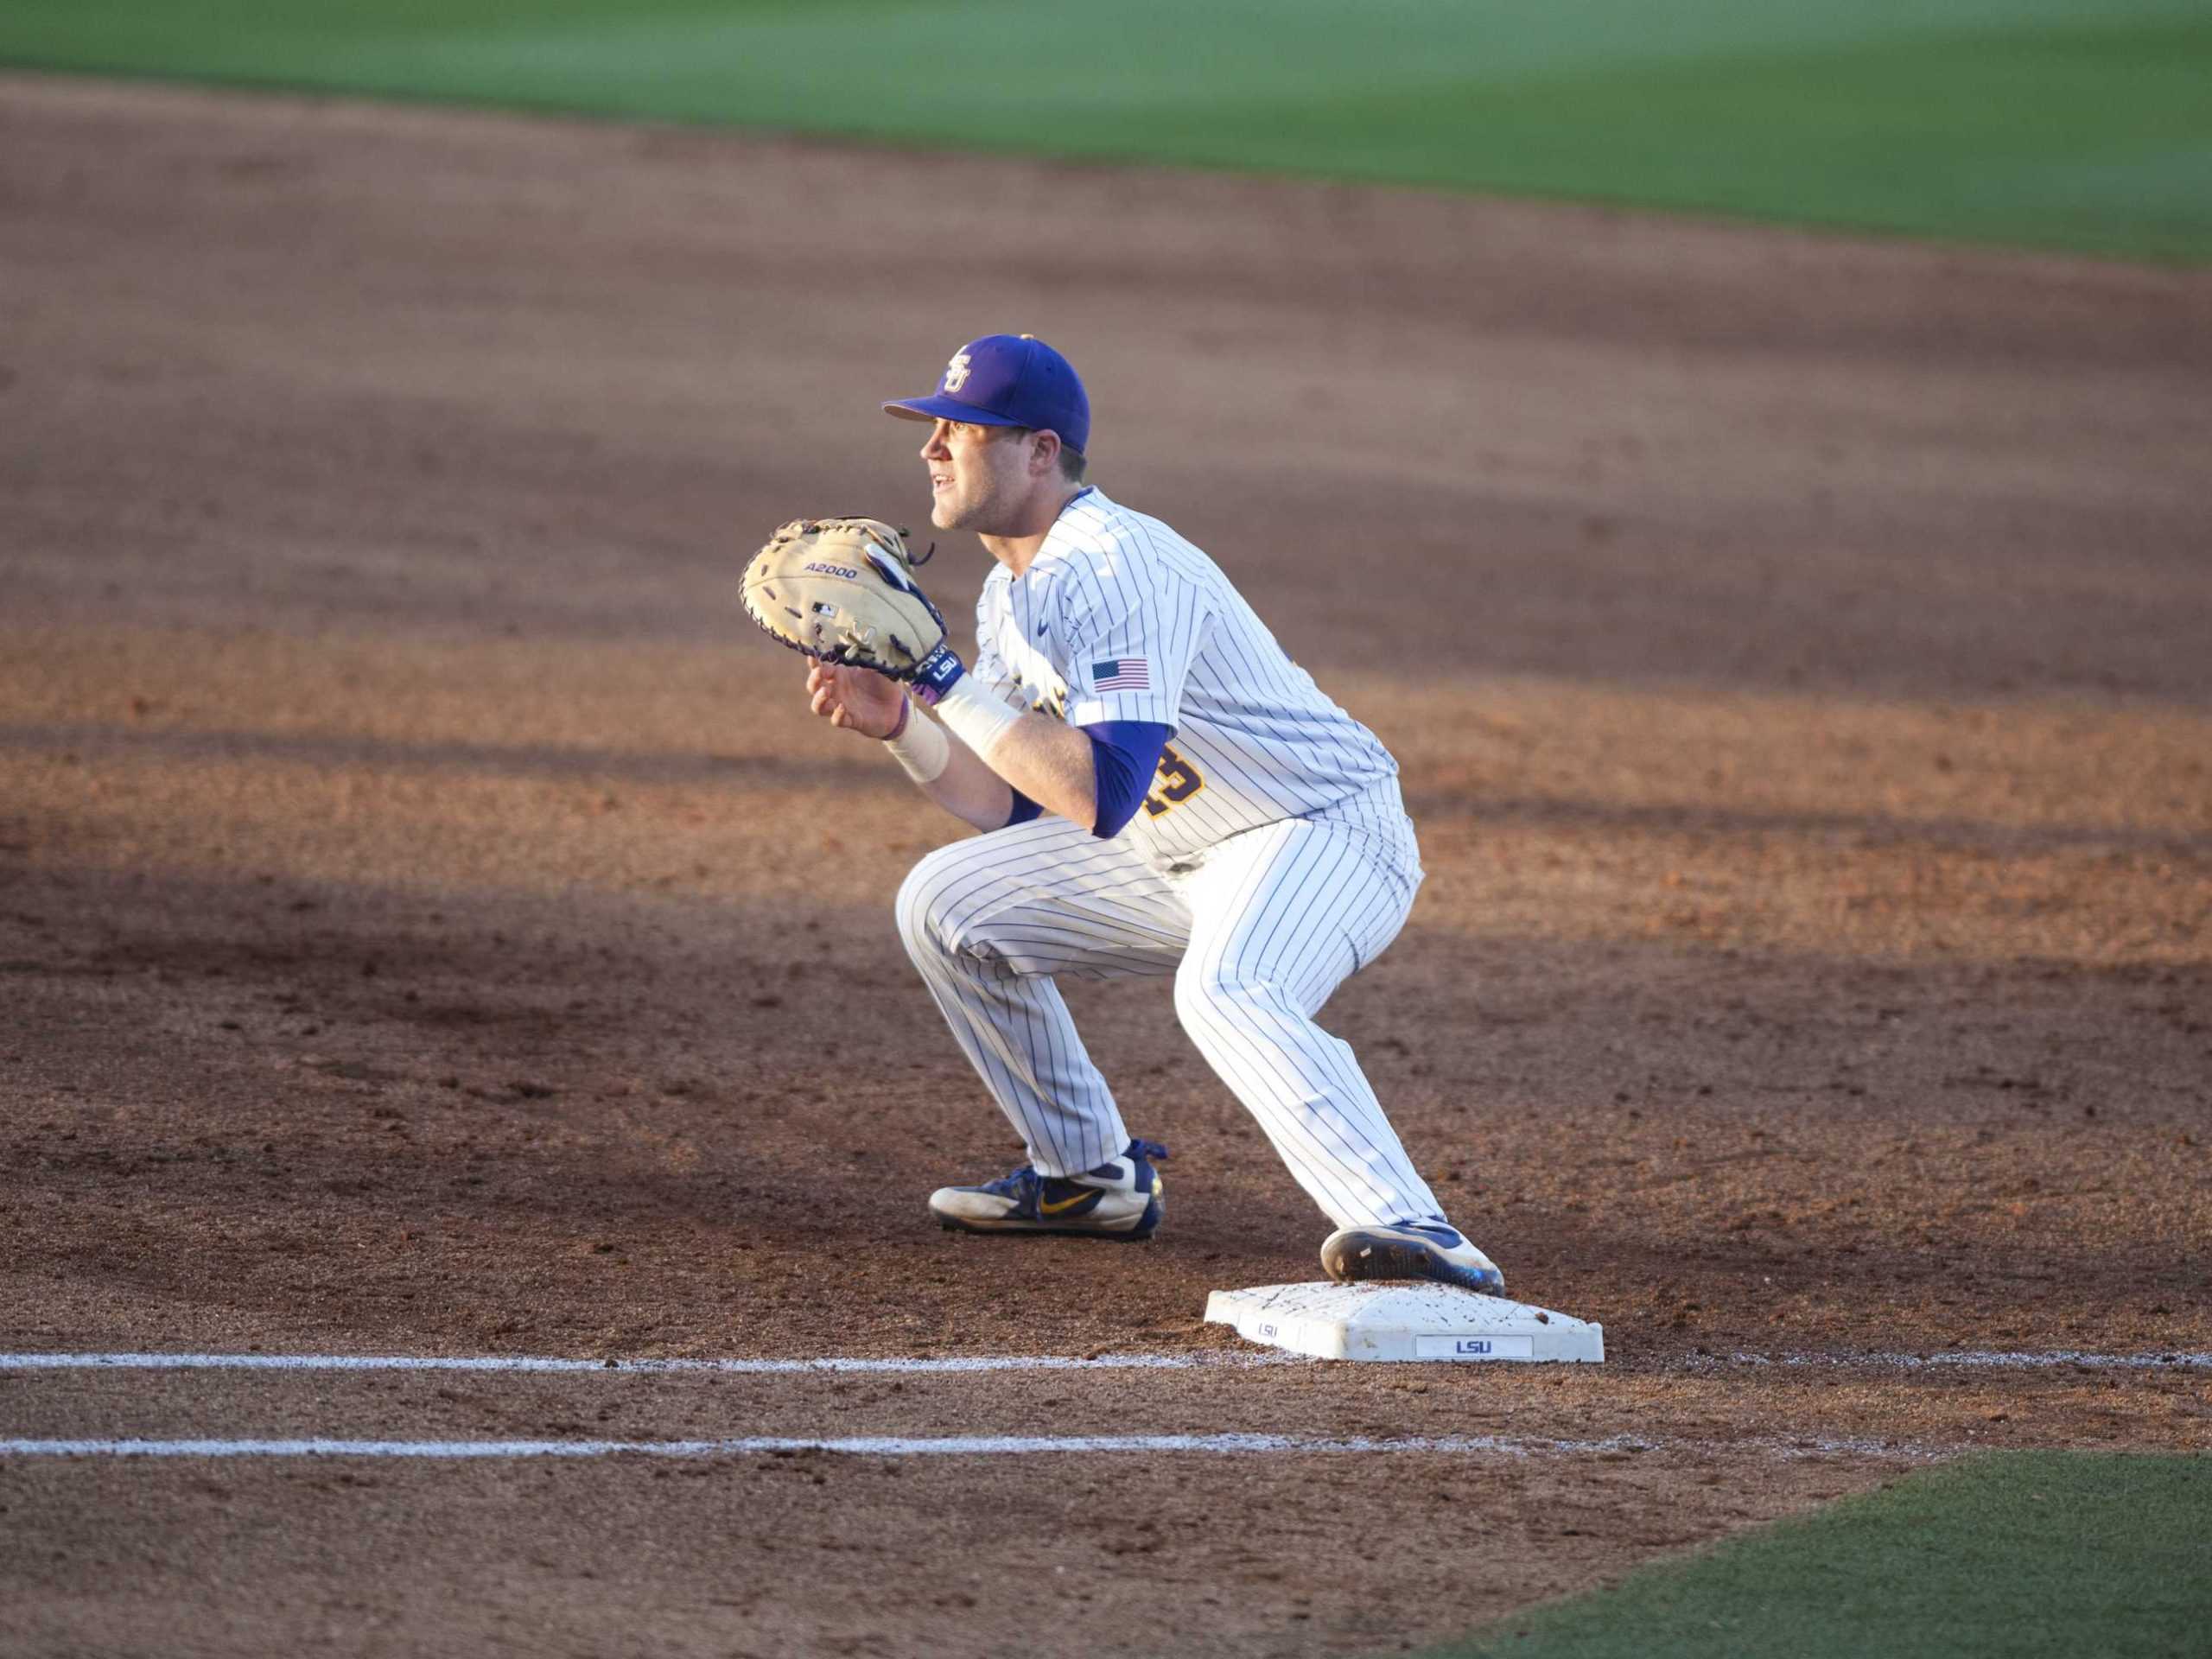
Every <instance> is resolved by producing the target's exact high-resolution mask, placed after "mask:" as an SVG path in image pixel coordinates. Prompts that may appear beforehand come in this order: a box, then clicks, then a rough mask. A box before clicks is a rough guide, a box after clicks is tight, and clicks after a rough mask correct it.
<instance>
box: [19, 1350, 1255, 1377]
mask: <svg viewBox="0 0 2212 1659" xmlns="http://www.w3.org/2000/svg"><path fill="white" fill-rule="evenodd" d="M1298 1358H1299V1356H1297V1355H1292V1354H1261V1353H1254V1354H1240V1353H1226V1354H1215V1353H1201V1354H1099V1355H1096V1356H1094V1357H1087V1358H1085V1357H1076V1356H1073V1355H1065V1354H980V1355H964V1356H959V1357H947V1358H942V1359H555V1358H548V1357H539V1356H532V1355H527V1354H486V1355H476V1356H460V1357H438V1356H424V1355H418V1354H0V1371H100V1370H114V1371H486V1372H495V1373H515V1372H526V1373H533V1374H548V1373H550V1374H552V1375H556V1376H559V1375H563V1374H571V1373H579V1372H582V1373H590V1374H595V1375H606V1374H609V1373H621V1374H627V1375H637V1374H640V1373H645V1374H652V1373H677V1374H681V1373H685V1372H711V1373H716V1374H720V1375H724V1376H730V1375H736V1376H782V1375H785V1374H788V1373H791V1372H799V1371H836V1372H860V1373H867V1372H897V1373H902V1374H912V1373H915V1372H956V1373H957V1372H969V1371H1113V1370H1147V1371H1179V1370H1198V1369H1199V1368H1201V1367H1205V1366H1217V1365H1269V1364H1279V1363H1287V1362H1289V1361H1293V1360H1296V1359H1298Z"/></svg>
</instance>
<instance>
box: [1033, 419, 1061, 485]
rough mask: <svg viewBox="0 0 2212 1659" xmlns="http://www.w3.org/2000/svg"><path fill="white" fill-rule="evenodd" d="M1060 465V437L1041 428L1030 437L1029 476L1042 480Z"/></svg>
mask: <svg viewBox="0 0 2212 1659" xmlns="http://www.w3.org/2000/svg"><path fill="white" fill-rule="evenodd" d="M1059 464H1060V435H1059V434H1058V433H1057V432H1054V431H1052V430H1050V429H1046V428H1041V427H1040V428H1039V429H1038V430H1036V431H1034V432H1032V433H1031V434H1030V435H1029V475H1030V477H1032V478H1042V477H1044V475H1045V474H1047V473H1049V472H1051V471H1052V469H1053V468H1054V467H1058V465H1059Z"/></svg>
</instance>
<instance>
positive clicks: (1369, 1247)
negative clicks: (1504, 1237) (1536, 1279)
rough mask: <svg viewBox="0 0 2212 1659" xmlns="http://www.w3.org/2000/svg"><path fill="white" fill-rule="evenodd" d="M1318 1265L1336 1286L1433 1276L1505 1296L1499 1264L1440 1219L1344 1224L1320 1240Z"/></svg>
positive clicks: (1436, 1279) (1460, 1285) (1440, 1282)
mask: <svg viewBox="0 0 2212 1659" xmlns="http://www.w3.org/2000/svg"><path fill="white" fill-rule="evenodd" d="M1321 1267H1322V1269H1323V1271H1325V1273H1327V1274H1328V1275H1329V1277H1330V1278H1332V1279H1333V1280H1335V1281H1337V1282H1338V1284H1340V1285H1349V1284H1355V1283H1357V1282H1358V1281H1361V1280H1363V1279H1433V1280H1435V1281H1437V1282H1438V1283H1439V1284H1445V1285H1457V1286H1459V1287H1460V1288H1461V1289H1462V1290H1480V1291H1485V1292H1488V1293H1489V1294H1491V1295H1494V1296H1503V1294H1505V1275H1504V1274H1503V1273H1500V1272H1499V1271H1498V1268H1497V1262H1493V1261H1491V1259H1490V1257H1488V1256H1486V1255H1484V1254H1483V1253H1482V1252H1481V1251H1480V1250H1478V1249H1476V1248H1475V1247H1474V1246H1473V1245H1472V1244H1470V1243H1468V1242H1467V1240H1466V1238H1465V1236H1463V1235H1462V1234H1460V1233H1459V1231H1458V1230H1456V1229H1454V1228H1451V1227H1447V1226H1446V1225H1445V1224H1443V1223H1442V1222H1440V1221H1402V1222H1390V1223H1387V1224H1381V1225H1377V1226H1371V1227H1343V1228H1339V1229H1338V1230H1337V1231H1335V1232H1333V1233H1331V1234H1330V1235H1329V1236H1328V1237H1327V1238H1326V1239H1325V1240H1324V1241H1323V1242H1322V1244H1321Z"/></svg>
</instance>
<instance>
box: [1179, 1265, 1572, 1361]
mask: <svg viewBox="0 0 2212 1659" xmlns="http://www.w3.org/2000/svg"><path fill="white" fill-rule="evenodd" d="M1206 1322H1207V1323H1208V1324H1209V1325H1234V1326H1236V1332H1237V1334H1238V1335H1239V1336H1242V1337H1244V1338H1247V1339H1248V1340H1249V1341H1252V1342H1258V1343H1264V1344H1267V1345H1268V1346H1269V1347H1271V1348H1287V1349H1289V1350H1290V1351H1291V1352H1293V1353H1294V1354H1311V1355H1312V1356H1313V1357H1314V1358H1316V1359H1395V1360H1411V1359H1427V1360H1458V1361H1465V1360H1485V1359H1518V1360H1552V1361H1579V1362H1582V1363H1590V1364H1596V1363H1600V1362H1602V1361H1603V1360H1604V1359H1605V1326H1604V1325H1592V1324H1591V1323H1590V1322H1589V1321H1588V1320H1586V1319H1575V1318H1573V1316H1571V1315H1569V1314H1566V1313H1553V1312H1552V1311H1551V1310H1550V1309H1549V1308H1545V1307H1534V1306H1530V1305H1529V1303H1527V1302H1510V1301H1508V1300H1505V1298H1503V1296H1484V1295H1482V1294H1479V1293H1478V1292H1476V1291H1471V1290H1459V1289H1457V1288H1455V1287H1452V1286H1450V1285H1436V1284H1430V1283H1427V1281H1400V1280H1379V1281H1370V1282H1368V1283H1365V1284H1357V1285H1332V1284H1327V1283H1322V1284H1308V1285H1255V1286H1254V1287H1252V1288H1251V1289H1249V1290H1217V1291H1215V1292H1214V1293H1213V1294H1212V1295H1211V1296H1209V1297H1207V1298H1206Z"/></svg>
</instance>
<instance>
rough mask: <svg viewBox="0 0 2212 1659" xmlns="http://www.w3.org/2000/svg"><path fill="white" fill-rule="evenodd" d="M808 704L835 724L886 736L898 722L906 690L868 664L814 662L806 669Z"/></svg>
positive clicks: (850, 730)
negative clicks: (857, 666) (844, 665)
mask: <svg viewBox="0 0 2212 1659" xmlns="http://www.w3.org/2000/svg"><path fill="white" fill-rule="evenodd" d="M806 695H807V706H808V707H809V708H810V709H813V711H814V712H815V713H816V714H817V715H821V716H822V718H823V719H824V720H826V721H829V723H830V724H831V725H832V726H836V727H839V728H842V729H844V730H846V731H849V732H858V733H859V734H861V736H862V737H874V738H883V737H888V736H890V734H891V731H892V728H893V727H895V726H896V725H898V723H899V709H901V708H902V707H903V706H904V705H905V703H906V688H905V687H904V686H902V685H900V684H899V682H898V681H896V680H894V679H892V678H890V677H887V676H886V675H882V674H879V673H877V672H876V671H874V669H868V668H840V667H838V666H837V665H836V664H833V663H813V664H809V665H808V668H807V671H806Z"/></svg>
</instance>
